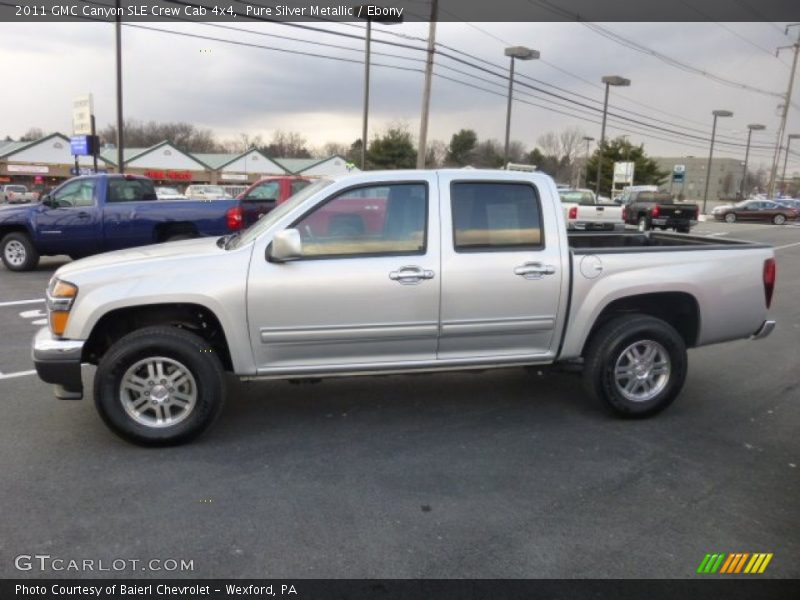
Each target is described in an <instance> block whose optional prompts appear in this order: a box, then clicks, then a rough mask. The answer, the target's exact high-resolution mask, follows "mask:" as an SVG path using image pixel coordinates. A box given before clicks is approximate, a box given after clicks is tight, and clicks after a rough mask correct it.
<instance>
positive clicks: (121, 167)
mask: <svg viewBox="0 0 800 600" xmlns="http://www.w3.org/2000/svg"><path fill="white" fill-rule="evenodd" d="M121 14H122V10H121V9H120V0H117V25H116V41H117V49H116V50H117V172H118V173H124V172H125V155H124V145H125V141H124V135H123V131H122V129H123V125H124V123H123V120H122V17H121V16H120V15H121Z"/></svg>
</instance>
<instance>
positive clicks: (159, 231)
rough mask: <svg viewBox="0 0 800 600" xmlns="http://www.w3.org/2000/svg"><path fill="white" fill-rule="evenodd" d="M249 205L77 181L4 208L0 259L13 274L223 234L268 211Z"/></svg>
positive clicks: (109, 179)
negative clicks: (66, 259) (52, 259)
mask: <svg viewBox="0 0 800 600" xmlns="http://www.w3.org/2000/svg"><path fill="white" fill-rule="evenodd" d="M261 204H262V203H260V202H258V201H252V200H234V199H233V198H230V199H221V200H210V201H209V200H174V201H170V200H158V199H157V198H156V192H155V188H154V187H153V182H152V181H151V180H150V179H148V178H146V177H141V176H136V175H91V176H87V177H75V178H73V179H70V180H69V181H66V182H65V183H63V184H62V185H60V186H59V187H57V188H55V189H54V190H53V191H52V192H50V193H49V194H45V195H44V196H42V197H41V198H40V201H39V202H38V203H36V204H27V205H22V206H13V207H12V206H7V207H2V208H0V256H2V260H3V264H4V265H5V266H6V268H7V269H10V270H11V271H29V270H31V269H34V268H35V267H36V265H37V264H38V262H39V257H40V256H41V255H57V254H66V255H68V256H70V257H71V258H81V257H84V256H89V255H92V254H98V253H100V252H107V251H109V250H120V249H123V248H131V247H133V246H143V245H145V244H154V243H158V242H167V241H171V240H179V239H187V238H192V237H199V236H209V235H214V236H217V235H224V234H228V233H231V232H234V231H237V230H239V229H242V228H244V227H246V226H248V225H250V224H251V223H253V222H255V221H256V220H258V218H259V217H260V216H261V214H263V213H264V212H266V210H265V209H264V207H262V206H261Z"/></svg>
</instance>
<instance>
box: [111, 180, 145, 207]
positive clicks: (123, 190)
mask: <svg viewBox="0 0 800 600" xmlns="http://www.w3.org/2000/svg"><path fill="white" fill-rule="evenodd" d="M156 199H157V196H156V190H155V187H153V182H152V181H149V180H147V179H119V178H115V179H109V180H108V199H107V202H138V201H142V200H156Z"/></svg>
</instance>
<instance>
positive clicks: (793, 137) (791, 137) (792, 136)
mask: <svg viewBox="0 0 800 600" xmlns="http://www.w3.org/2000/svg"><path fill="white" fill-rule="evenodd" d="M798 138H800V133H790V134H789V135H788V136H786V156H785V157H784V159H783V174H782V175H781V192H783V191H784V186H785V185H786V165H787V163H788V162H789V148H790V147H791V145H792V140H796V139H798Z"/></svg>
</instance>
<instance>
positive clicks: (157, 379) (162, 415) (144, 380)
mask: <svg viewBox="0 0 800 600" xmlns="http://www.w3.org/2000/svg"><path fill="white" fill-rule="evenodd" d="M119 397H120V401H121V402H122V406H123V407H124V408H125V412H126V413H127V414H128V416H129V417H130V418H131V419H133V420H134V421H136V422H137V423H139V424H141V425H145V426H146V427H155V428H161V427H171V426H173V425H177V424H178V423H180V422H181V421H183V420H184V419H186V418H187V417H188V416H189V415H190V414H191V413H192V411H193V410H194V407H195V406H196V405H197V382H195V380H194V376H193V375H192V373H191V371H189V369H187V368H186V367H185V366H184V365H182V364H181V363H179V362H178V361H177V360H174V359H172V358H166V357H163V356H154V357H149V358H145V359H142V360H140V361H138V362H136V363H134V364H133V366H131V367H130V368H129V369H128V370H127V371H125V374H124V375H123V376H122V381H121V382H120V384H119Z"/></svg>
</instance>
